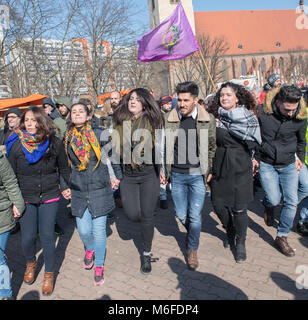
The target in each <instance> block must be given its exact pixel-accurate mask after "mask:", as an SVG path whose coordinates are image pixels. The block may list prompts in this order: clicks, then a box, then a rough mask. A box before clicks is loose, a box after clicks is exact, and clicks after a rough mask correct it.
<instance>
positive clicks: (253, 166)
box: [252, 158, 259, 177]
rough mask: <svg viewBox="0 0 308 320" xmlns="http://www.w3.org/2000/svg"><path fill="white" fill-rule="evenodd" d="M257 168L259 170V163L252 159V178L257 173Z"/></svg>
mask: <svg viewBox="0 0 308 320" xmlns="http://www.w3.org/2000/svg"><path fill="white" fill-rule="evenodd" d="M258 168H259V162H258V161H257V160H256V159H255V158H253V159H252V176H253V177H254V176H255V174H256V173H257V170H258Z"/></svg>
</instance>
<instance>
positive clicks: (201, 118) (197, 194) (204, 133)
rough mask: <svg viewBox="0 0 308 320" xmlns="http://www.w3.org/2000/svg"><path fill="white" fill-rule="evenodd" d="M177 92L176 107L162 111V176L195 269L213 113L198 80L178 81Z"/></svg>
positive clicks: (210, 155)
mask: <svg viewBox="0 0 308 320" xmlns="http://www.w3.org/2000/svg"><path fill="white" fill-rule="evenodd" d="M176 93H177V97H178V106H177V108H175V109H173V110H172V111H170V112H168V113H167V114H165V115H164V118H165V134H166V149H165V150H166V152H165V154H166V157H165V163H166V173H162V174H163V175H164V174H165V177H163V179H162V180H164V183H167V182H168V181H169V179H170V178H171V185H172V190H171V195H172V199H173V203H174V208H175V213H176V216H177V218H178V219H179V220H180V221H181V223H182V224H183V226H184V227H185V228H186V230H187V233H186V250H187V256H188V257H187V266H188V268H189V269H191V270H196V269H197V267H198V265H199V262H198V256H197V251H198V248H199V239H200V232H201V224H202V214H201V213H202V209H203V204H204V199H205V193H206V182H207V180H208V178H209V174H210V172H211V169H212V159H213V157H214V155H215V150H216V126H215V119H214V117H213V116H212V115H210V114H209V113H208V112H207V111H206V110H205V109H204V108H203V107H201V106H200V105H199V104H198V100H199V99H198V94H199V88H198V86H197V84H195V83H194V82H184V83H180V84H178V85H177V87H176ZM192 133H193V135H191V134H192ZM173 135H174V136H173ZM168 136H170V138H168Z"/></svg>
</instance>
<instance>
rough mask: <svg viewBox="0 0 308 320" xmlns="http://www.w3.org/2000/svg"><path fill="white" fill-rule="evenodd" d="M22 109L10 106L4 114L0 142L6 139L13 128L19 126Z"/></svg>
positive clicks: (2, 142) (3, 142)
mask: <svg viewBox="0 0 308 320" xmlns="http://www.w3.org/2000/svg"><path fill="white" fill-rule="evenodd" d="M21 115H22V111H21V110H20V109H19V108H11V109H9V110H8V111H7V112H6V113H5V115H4V128H3V129H2V130H1V131H0V144H1V145H4V144H5V141H6V139H7V138H8V137H9V136H10V134H11V133H12V131H13V130H15V129H17V128H18V127H19V123H20V118H21Z"/></svg>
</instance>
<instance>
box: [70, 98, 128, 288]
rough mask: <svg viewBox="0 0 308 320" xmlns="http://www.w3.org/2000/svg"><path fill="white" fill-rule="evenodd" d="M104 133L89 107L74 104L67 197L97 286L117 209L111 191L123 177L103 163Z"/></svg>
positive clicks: (116, 167)
mask: <svg viewBox="0 0 308 320" xmlns="http://www.w3.org/2000/svg"><path fill="white" fill-rule="evenodd" d="M102 132H103V129H100V128H97V127H96V128H92V127H91V123H90V110H89V109H88V108H87V106H86V105H84V104H82V103H79V102H78V103H75V104H73V105H72V108H71V116H70V119H69V125H68V128H67V132H66V134H65V139H64V145H65V151H66V154H67V156H68V159H69V163H70V165H71V168H72V173H71V180H70V193H67V194H65V195H64V196H65V198H66V199H69V198H71V206H72V215H73V216H75V217H76V222H77V229H78V233H79V236H80V238H81V240H82V242H83V243H84V246H85V249H86V252H85V257H84V260H83V267H84V268H85V269H86V270H90V269H92V267H93V265H94V261H95V268H94V270H95V271H94V285H101V284H103V282H104V263H105V253H106V240H107V236H106V221H107V214H108V213H110V212H111V211H112V210H113V209H114V208H115V204H114V200H113V194H112V189H115V188H117V186H118V184H119V183H120V180H119V179H121V178H122V172H121V167H120V165H111V164H110V162H108V163H107V162H105V163H104V161H103V162H102V161H101V147H102V144H101V143H100V137H101V134H102Z"/></svg>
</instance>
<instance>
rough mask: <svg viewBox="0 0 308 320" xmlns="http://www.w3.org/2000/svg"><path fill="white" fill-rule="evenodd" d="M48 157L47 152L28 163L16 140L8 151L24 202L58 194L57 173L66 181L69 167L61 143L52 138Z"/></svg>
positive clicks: (40, 199)
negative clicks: (37, 159)
mask: <svg viewBox="0 0 308 320" xmlns="http://www.w3.org/2000/svg"><path fill="white" fill-rule="evenodd" d="M52 139H53V140H52V141H53V142H52V143H51V146H52V147H51V148H50V157H48V156H47V154H46V155H45V156H44V157H42V158H41V159H40V160H39V161H37V162H36V163H32V164H29V163H28V161H27V160H26V157H25V154H24V152H23V150H22V148H21V144H20V140H17V141H16V142H15V143H14V144H13V146H12V148H11V150H10V153H9V157H8V159H9V162H10V163H11V166H12V168H13V170H14V172H15V174H16V176H17V180H18V183H19V187H20V190H21V193H22V196H23V198H24V200H25V202H29V203H41V202H44V201H47V200H50V199H54V198H57V197H59V196H60V188H59V184H60V182H59V173H60V174H61V176H62V177H63V178H64V180H65V181H67V183H68V182H69V175H70V168H69V166H68V161H67V156H66V154H65V150H64V146H63V143H62V141H61V140H60V139H58V138H57V137H53V138H52Z"/></svg>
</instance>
